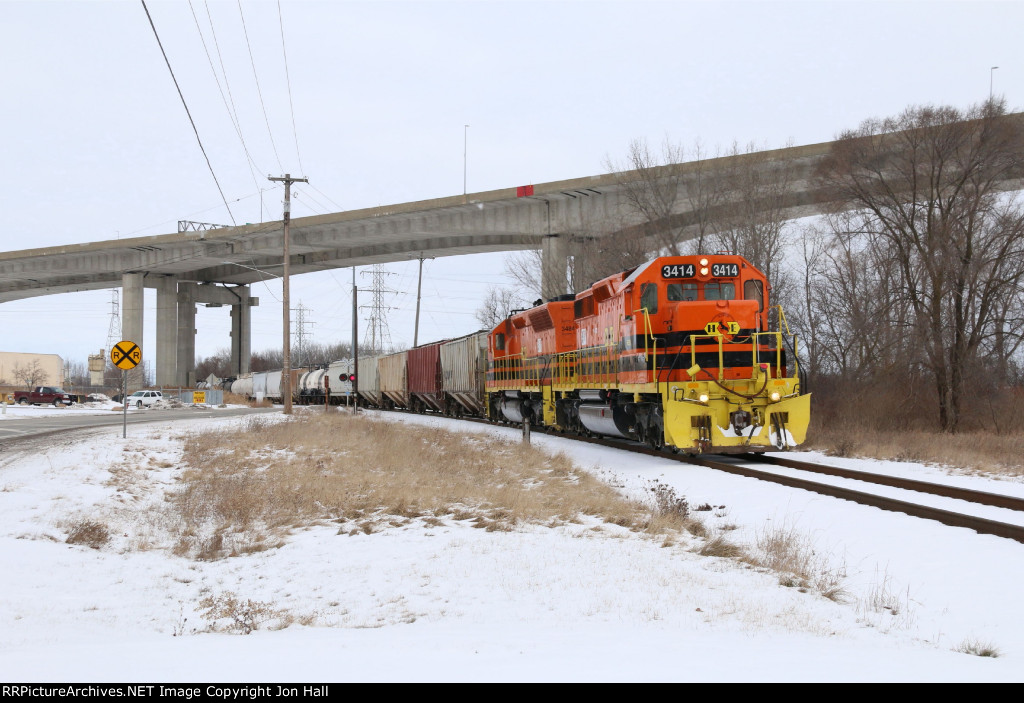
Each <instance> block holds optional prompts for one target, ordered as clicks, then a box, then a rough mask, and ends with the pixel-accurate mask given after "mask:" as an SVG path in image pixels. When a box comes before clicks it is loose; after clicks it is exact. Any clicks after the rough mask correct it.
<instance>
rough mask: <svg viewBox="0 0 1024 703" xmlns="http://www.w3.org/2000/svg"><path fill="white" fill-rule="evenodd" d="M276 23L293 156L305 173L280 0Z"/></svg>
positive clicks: (278, 1)
mask: <svg viewBox="0 0 1024 703" xmlns="http://www.w3.org/2000/svg"><path fill="white" fill-rule="evenodd" d="M277 23H278V24H279V25H280V27H281V53H282V54H284V79H285V83H287V85H288V107H289V108H290V109H291V111H292V135H293V136H294V137H295V156H296V157H298V159H299V170H300V171H301V172H302V173H305V172H306V169H305V168H303V167H302V154H301V153H299V131H298V130H297V129H296V128H295V105H293V104H292V79H291V77H290V76H289V75H288V52H287V51H286V50H285V48H284V20H283V19H281V0H277Z"/></svg>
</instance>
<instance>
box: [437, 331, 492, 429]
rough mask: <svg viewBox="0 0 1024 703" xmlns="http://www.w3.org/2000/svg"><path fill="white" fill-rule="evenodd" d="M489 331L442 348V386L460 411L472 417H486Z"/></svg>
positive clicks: (467, 336) (450, 343) (452, 341)
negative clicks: (484, 415)
mask: <svg viewBox="0 0 1024 703" xmlns="http://www.w3.org/2000/svg"><path fill="white" fill-rule="evenodd" d="M486 380H487V332H486V330H484V331H480V332H474V333H473V334H467V335H466V336H465V337H459V338H458V339H453V340H451V341H448V342H445V343H444V344H442V345H441V387H442V388H443V390H444V392H445V394H446V395H448V396H450V397H451V398H452V399H453V400H454V401H455V402H456V403H457V405H455V406H451V405H449V407H450V408H451V412H454V413H455V414H461V413H460V412H459V411H460V409H461V410H463V411H464V412H468V413H471V414H473V415H483V414H485V413H486V408H487V392H486V390H485V388H484V384H485V382H486Z"/></svg>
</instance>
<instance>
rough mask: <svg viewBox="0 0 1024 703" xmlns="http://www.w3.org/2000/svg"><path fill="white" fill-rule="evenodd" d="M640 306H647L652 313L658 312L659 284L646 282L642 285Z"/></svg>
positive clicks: (648, 311)
mask: <svg viewBox="0 0 1024 703" xmlns="http://www.w3.org/2000/svg"><path fill="white" fill-rule="evenodd" d="M640 307H642V308H647V313H648V314H650V315H653V314H655V313H656V312H658V286H657V284H655V283H644V284H643V285H642V286H641V287H640Z"/></svg>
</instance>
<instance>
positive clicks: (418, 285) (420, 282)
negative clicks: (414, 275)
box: [412, 251, 434, 347]
mask: <svg viewBox="0 0 1024 703" xmlns="http://www.w3.org/2000/svg"><path fill="white" fill-rule="evenodd" d="M430 258H431V259H433V258H434V257H430ZM422 290H423V252H422V251H421V252H420V277H419V279H418V280H417V281H416V329H415V330H414V331H413V333H412V345H413V346H414V347H415V346H418V344H419V338H420V293H421V291H422Z"/></svg>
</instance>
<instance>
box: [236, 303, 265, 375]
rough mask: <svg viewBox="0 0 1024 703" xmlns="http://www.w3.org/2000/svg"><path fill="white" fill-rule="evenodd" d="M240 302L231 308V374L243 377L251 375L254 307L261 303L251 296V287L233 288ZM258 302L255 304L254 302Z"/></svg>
mask: <svg viewBox="0 0 1024 703" xmlns="http://www.w3.org/2000/svg"><path fill="white" fill-rule="evenodd" d="M230 290H231V292H232V293H234V294H235V295H237V296H238V297H239V302H238V303H236V304H234V305H232V306H231V373H232V374H234V375H235V376H241V375H242V374H243V373H249V362H250V360H251V357H252V309H251V308H252V306H253V305H256V304H258V303H259V300H258V299H257V298H252V297H250V296H249V292H250V291H249V286H239V287H238V288H231V289H230ZM254 300H255V301H256V302H255V303H253V302H252V301H254Z"/></svg>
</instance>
